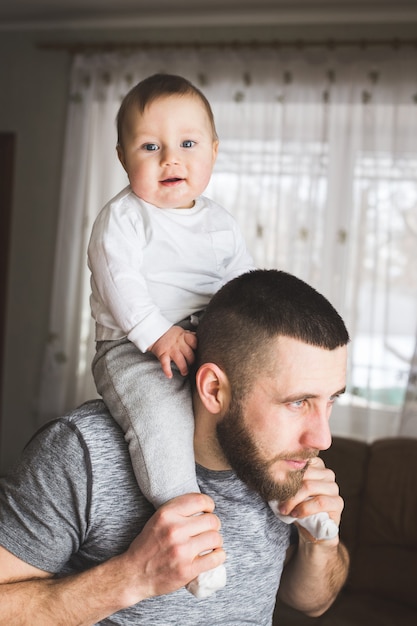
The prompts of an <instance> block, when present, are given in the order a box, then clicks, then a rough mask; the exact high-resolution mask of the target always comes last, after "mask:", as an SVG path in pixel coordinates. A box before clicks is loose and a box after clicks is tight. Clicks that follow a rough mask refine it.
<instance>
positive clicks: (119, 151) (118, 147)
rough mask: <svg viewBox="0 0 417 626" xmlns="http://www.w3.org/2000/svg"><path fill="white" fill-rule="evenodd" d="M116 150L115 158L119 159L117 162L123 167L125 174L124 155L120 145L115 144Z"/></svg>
mask: <svg viewBox="0 0 417 626" xmlns="http://www.w3.org/2000/svg"><path fill="white" fill-rule="evenodd" d="M116 150H117V156H118V158H119V161H120V163H121V164H122V165H123V169H124V170H125V172H127V170H126V160H125V153H124V151H123V148H122V146H121V145H120V143H118V144H117V146H116Z"/></svg>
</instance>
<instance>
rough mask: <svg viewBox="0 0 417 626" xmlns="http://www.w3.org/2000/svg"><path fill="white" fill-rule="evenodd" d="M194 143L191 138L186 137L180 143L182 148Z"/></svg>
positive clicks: (189, 146) (191, 145) (190, 146)
mask: <svg viewBox="0 0 417 626" xmlns="http://www.w3.org/2000/svg"><path fill="white" fill-rule="evenodd" d="M194 145H195V141H192V140H191V139H186V140H185V141H183V142H182V144H181V146H182V147H183V148H192V147H193V146H194Z"/></svg>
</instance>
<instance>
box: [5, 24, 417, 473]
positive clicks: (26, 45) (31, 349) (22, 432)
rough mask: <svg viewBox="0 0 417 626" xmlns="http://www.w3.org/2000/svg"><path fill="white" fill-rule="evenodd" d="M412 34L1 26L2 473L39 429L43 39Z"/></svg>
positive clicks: (44, 230) (46, 145)
mask: <svg viewBox="0 0 417 626" xmlns="http://www.w3.org/2000/svg"><path fill="white" fill-rule="evenodd" d="M394 36H396V37H404V38H414V37H415V24H408V25H402V26H401V25H394V26H392V27H391V26H390V25H389V24H385V25H382V26H378V25H374V26H370V25H368V26H366V27H359V26H357V25H356V26H355V25H353V24H351V25H347V26H339V27H330V26H326V27H319V26H314V27H308V28H306V27H302V26H294V25H293V26H291V27H288V26H265V27H261V26H258V27H256V28H255V27H254V28H251V27H245V28H238V27H236V28H232V27H228V28H222V27H216V28H215V27H211V28H204V27H201V28H193V29H192V34H191V35H190V30H189V29H185V28H184V29H181V28H176V29H174V28H171V29H170V28H163V29H156V28H154V29H149V28H148V29H146V31H142V32H141V31H140V30H135V31H134V32H129V31H127V30H123V31H111V32H106V31H105V30H97V29H96V30H91V31H87V30H84V29H81V30H79V31H77V30H61V31H56V30H53V31H52V30H45V31H42V30H33V31H22V32H0V85H1V88H0V131H9V132H10V131H13V132H15V133H16V134H17V157H16V167H15V181H14V182H15V185H14V201H13V216H12V233H11V252H10V255H11V257H10V270H9V287H8V303H7V329H6V353H5V364H4V379H3V402H2V407H1V420H2V422H1V432H0V434H1V439H0V446H1V448H0V472H4V471H5V469H6V468H8V467H10V465H11V464H12V462H13V461H14V459H15V458H16V457H17V455H18V454H19V452H20V450H21V449H22V447H23V445H24V443H25V442H26V441H27V440H28V438H29V437H30V436H31V435H32V434H33V432H34V430H35V408H36V392H37V384H38V376H39V369H40V365H41V362H42V346H43V345H44V340H45V335H46V332H47V323H48V309H49V296H50V285H51V277H52V268H53V260H54V238H55V231H56V226H57V208H58V202H59V182H60V169H61V153H62V146H63V138H64V129H65V112H66V96H67V89H68V78H69V69H70V57H69V54H68V53H67V52H66V51H64V50H61V51H60V50H48V51H45V50H41V49H39V48H38V47H37V44H38V43H40V42H45V41H49V42H50V41H55V42H70V41H75V42H88V41H100V40H101V41H117V40H120V41H148V42H149V41H152V42H160V41H167V40H169V41H171V42H178V41H189V40H190V38H191V39H192V40H193V41H198V40H199V41H202V42H204V41H234V40H238V39H241V40H246V41H248V40H249V41H250V40H252V39H258V40H264V39H266V40H268V39H285V38H287V39H299V38H303V37H304V38H305V39H313V38H317V39H326V38H328V37H333V38H336V39H337V37H342V38H345V39H347V38H349V39H351V38H355V37H357V38H362V37H371V38H372V37H375V38H383V37H394Z"/></svg>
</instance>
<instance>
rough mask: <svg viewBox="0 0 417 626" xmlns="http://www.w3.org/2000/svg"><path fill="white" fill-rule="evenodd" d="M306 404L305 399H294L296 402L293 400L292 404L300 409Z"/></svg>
mask: <svg viewBox="0 0 417 626" xmlns="http://www.w3.org/2000/svg"><path fill="white" fill-rule="evenodd" d="M303 404H304V400H294V402H291V406H293V407H295V408H296V409H299V408H300V407H302V406H303Z"/></svg>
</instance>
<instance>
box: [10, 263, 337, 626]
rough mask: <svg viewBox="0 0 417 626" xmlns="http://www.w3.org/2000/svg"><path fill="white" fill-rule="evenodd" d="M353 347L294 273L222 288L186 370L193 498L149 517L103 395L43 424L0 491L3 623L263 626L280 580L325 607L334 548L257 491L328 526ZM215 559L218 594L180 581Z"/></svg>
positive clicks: (312, 608) (287, 597)
mask: <svg viewBox="0 0 417 626" xmlns="http://www.w3.org/2000/svg"><path fill="white" fill-rule="evenodd" d="M348 341H349V337H348V333H347V331H346V328H345V326H344V324H343V321H342V320H341V318H340V316H339V315H338V314H337V312H336V311H335V310H334V309H333V307H332V306H331V305H330V303H329V302H328V301H327V300H326V299H325V298H323V296H321V295H320V294H318V293H317V292H316V291H315V290H314V289H312V288H311V287H309V286H308V285H306V284H305V283H304V282H302V281H300V280H299V279H297V278H295V277H294V276H291V275H289V274H285V273H283V272H278V271H275V270H257V271H253V272H249V273H248V274H244V275H242V276H240V277H239V278H236V279H234V280H233V281H231V282H230V283H228V284H227V285H226V286H225V287H223V288H222V289H221V290H220V292H218V293H217V294H216V295H215V296H214V297H213V299H212V301H211V303H210V305H209V306H208V308H207V311H206V313H205V315H204V316H203V317H202V319H201V321H200V325H199V328H198V350H197V355H196V365H195V376H193V379H195V383H194V411H195V456H196V462H197V472H198V478H199V483H200V486H201V490H202V492H203V494H204V495H203V494H188V495H185V496H180V497H179V498H175V499H174V500H171V501H170V502H168V503H167V504H165V505H164V506H162V507H161V508H160V509H158V511H157V512H154V510H153V509H152V507H151V506H150V505H149V503H147V501H146V500H145V499H144V497H143V496H142V494H140V492H139V490H138V487H137V484H136V481H135V479H134V476H133V473H132V469H131V466H130V463H129V456H128V451H127V447H126V443H125V442H124V440H123V435H122V434H121V432H120V431H119V429H118V427H117V426H116V425H115V423H114V422H113V420H112V419H111V417H110V416H109V414H108V412H107V411H106V409H105V407H104V405H103V403H102V402H100V401H96V402H93V403H88V404H87V405H84V406H83V407H80V408H79V409H78V410H76V411H75V412H73V413H72V414H71V415H69V416H67V417H65V418H62V419H60V420H57V421H56V422H54V423H52V424H51V425H48V426H47V427H46V428H44V430H43V431H42V432H41V433H40V434H38V436H37V437H35V439H34V440H33V441H32V442H31V444H30V445H29V447H28V448H27V450H26V451H25V454H24V456H23V460H22V462H21V463H20V465H19V466H18V467H17V468H16V469H15V471H14V473H13V474H12V475H11V476H10V477H9V478H8V479H6V480H5V481H3V485H2V489H1V490H0V545H1V546H3V547H2V548H0V583H1V584H0V623H1V624H7V625H8V626H12V625H15V624H19V626H20V625H23V624H30V625H31V626H35V625H37V624H39V625H41V626H48V625H50V624H51V625H52V624H53V625H54V626H56V625H57V624H65V625H66V626H67V625H68V626H70V625H73V624H74V625H75V624H77V625H80V624H82V625H85V626H86V625H90V624H95V623H98V622H99V623H101V624H129V625H131V624H152V625H153V626H154V625H163V626H166V625H168V624H173V625H174V624H175V625H177V626H178V624H181V625H188V624H190V625H191V624H192V625H201V624H205V625H210V624H212V625H213V626H214V625H216V626H219V625H222V624H223V625H227V626H238V625H239V626H241V624H242V623H247V624H252V625H253V626H267V625H270V624H271V617H272V612H273V608H274V603H275V597H276V592H277V589H278V586H279V596H280V598H282V600H284V601H285V602H287V603H289V604H290V605H292V606H294V607H296V608H298V609H299V610H301V611H304V612H305V613H307V614H308V615H312V616H314V615H319V614H321V613H322V612H324V611H325V610H326V609H327V608H328V607H329V606H330V605H331V603H332V602H333V600H334V599H335V597H336V595H337V593H338V591H339V590H340V588H341V586H342V585H343V583H344V581H345V579H346V575H347V569H348V556H347V552H346V550H345V548H344V547H343V546H342V544H341V543H340V542H339V538H338V536H336V537H334V538H333V539H329V540H324V541H316V540H315V539H314V537H312V536H311V535H310V534H309V533H308V532H307V531H306V530H305V529H304V528H302V527H301V526H298V525H297V524H295V526H294V527H293V530H294V531H295V529H297V530H298V533H297V532H291V526H288V525H287V524H285V523H283V522H282V521H280V520H279V519H277V518H276V517H275V516H274V514H273V512H272V510H271V507H270V506H269V505H268V504H267V501H271V500H279V501H280V502H281V505H280V512H281V513H283V514H287V515H291V516H293V517H295V518H299V519H301V518H305V517H306V516H308V515H312V514H316V513H320V512H327V513H328V515H329V516H330V518H331V519H332V520H333V521H334V522H335V523H336V524H339V522H340V516H341V512H342V508H343V501H342V499H341V497H340V496H339V494H338V487H337V484H336V483H335V477H334V474H333V472H332V471H331V470H329V469H326V468H325V467H324V464H323V462H322V461H321V460H320V459H319V458H318V456H317V455H318V453H319V451H320V450H324V449H326V448H328V447H329V446H330V443H331V436H330V431H329V424H328V420H329V416H330V413H331V409H332V405H333V403H334V401H335V399H336V398H337V397H338V396H339V395H340V394H341V393H343V391H344V388H345V375H346V345H347V343H348ZM214 507H216V508H214ZM214 510H215V512H216V513H214ZM199 511H205V512H206V513H205V514H204V515H196V513H198V512H199ZM223 562H225V563H226V569H227V572H228V578H227V585H226V587H225V588H224V589H222V590H221V591H218V592H217V593H216V594H214V595H213V596H211V597H209V598H207V599H205V600H201V601H198V600H196V598H194V597H193V596H192V595H191V594H189V593H188V592H187V591H186V590H185V589H184V585H186V584H187V583H189V581H191V580H192V579H194V578H195V577H196V576H197V575H198V574H200V573H201V572H203V571H206V570H209V569H212V568H214V567H217V566H218V565H220V564H221V563H223ZM109 616H111V617H109Z"/></svg>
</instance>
